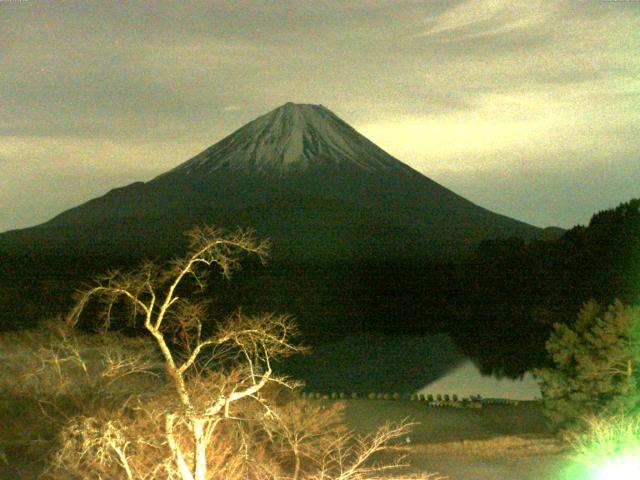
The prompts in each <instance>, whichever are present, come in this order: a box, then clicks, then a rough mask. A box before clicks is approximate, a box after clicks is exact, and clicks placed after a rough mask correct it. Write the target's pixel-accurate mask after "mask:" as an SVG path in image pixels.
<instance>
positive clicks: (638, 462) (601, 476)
mask: <svg viewBox="0 0 640 480" xmlns="http://www.w3.org/2000/svg"><path fill="white" fill-rule="evenodd" d="M639 477H640V455H628V456H624V457H620V458H614V459H611V460H609V461H607V462H605V464H604V465H602V466H601V467H600V468H598V469H597V471H596V474H595V476H594V477H593V480H614V479H615V480H632V479H634V480H635V479H637V478H639Z"/></svg>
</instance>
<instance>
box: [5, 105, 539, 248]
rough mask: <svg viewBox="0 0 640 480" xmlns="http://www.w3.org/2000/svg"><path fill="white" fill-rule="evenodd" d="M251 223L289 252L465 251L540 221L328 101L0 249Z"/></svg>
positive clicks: (139, 243)
mask: <svg viewBox="0 0 640 480" xmlns="http://www.w3.org/2000/svg"><path fill="white" fill-rule="evenodd" d="M201 223H208V224H212V225H217V226H222V227H226V228H234V227H236V226H240V227H253V228H255V229H256V230H257V232H258V235H260V236H267V237H270V238H271V239H272V241H273V244H274V255H275V256H277V257H282V258H292V257H293V258H306V259H319V258H337V259H340V258H365V259H366V258H376V259H380V258H401V257H404V258H407V257H414V256H416V255H419V256H431V257H437V258H442V257H448V258H450V257H458V256H460V255H463V254H464V253H467V252H468V251H470V249H471V248H472V247H473V246H474V245H476V244H477V243H478V242H479V241H481V240H483V239H487V238H494V237H508V236H520V237H523V238H533V237H537V236H538V235H540V234H541V232H542V231H541V230H540V229H538V228H536V227H533V226H531V225H527V224H525V223H522V222H518V221H516V220H513V219H510V218H507V217H504V216H502V215H498V214H495V213H493V212H490V211H488V210H486V209H483V208H481V207H479V206H477V205H475V204H473V203H471V202H469V201H468V200H466V199H464V198H462V197H461V196H459V195H457V194H455V193H453V192H451V191H450V190H448V189H446V188H445V187H443V186H441V185H439V184H437V183H436V182H434V181H432V180H431V179H429V178H427V177H425V176H424V175H422V174H420V173H419V172H417V171H415V170H413V169H411V168H410V167H408V166H407V165H405V164H403V163H402V162H400V161H399V160H397V159H395V158H394V157H392V156H391V155H389V154H388V153H386V152H385V151H384V150H382V149H381V148H379V147H377V146H376V145H375V144H373V143H372V142H370V141H369V140H368V139H366V138H365V137H364V136H362V135H360V134H359V133H358V132H356V131H355V130H354V129H353V128H352V127H350V126H349V125H348V124H346V123H345V122H344V121H342V120H341V119H339V118H338V117H337V116H336V115H334V114H333V113H332V112H330V111H329V110H327V109H326V108H324V107H322V106H316V105H297V104H291V103H288V104H285V105H283V106H281V107H279V108H277V109H275V110H273V111H272V112H269V113H267V114H266V115H263V116H261V117H259V118H257V119H256V120H254V121H252V122H250V123H248V124H247V125H245V126H244V127H242V128H240V129H239V130H237V131H236V132H234V133H232V134H231V135H229V136H227V137H226V138H224V139H223V140H221V141H220V142H218V143H216V144H215V145H213V146H212V147H210V148H208V149H206V150H205V151H203V152H202V153H200V154H199V155H197V156H195V157H194V158H192V159H190V160H188V161H186V162H184V163H183V164H181V165H178V166H177V167H176V168H174V169H172V170H170V171H168V172H166V173H164V174H162V175H159V176H158V177H156V178H155V179H153V180H151V181H150V182H147V183H142V182H138V183H134V184H131V185H129V186H127V187H123V188H119V189H115V190H112V191H111V192H109V193H107V194H106V195H104V196H102V197H99V198H96V199H93V200H90V201H89V202H87V203H85V204H83V205H80V206H78V207H76V208H72V209H70V210H67V211H66V212H63V213H61V214H60V215H58V216H56V217H55V218H53V219H52V220H50V221H48V222H46V223H44V224H42V225H39V226H37V227H33V228H29V229H24V230H20V231H12V232H6V233H5V234H2V235H0V246H1V245H3V244H4V245H5V246H8V245H9V246H16V245H22V246H24V245H30V246H31V247H32V248H37V249H41V250H42V249H51V250H56V249H66V250H71V251H73V252H75V253H77V254H86V253H88V252H95V251H96V250H98V251H100V252H107V253H110V252H114V253H117V252H121V251H126V252H128V253H130V254H162V253H167V252H169V251H171V250H173V249H175V248H176V246H177V245H180V244H181V243H183V237H182V232H183V231H184V230H186V229H188V228H189V227H190V226H192V225H194V224H201Z"/></svg>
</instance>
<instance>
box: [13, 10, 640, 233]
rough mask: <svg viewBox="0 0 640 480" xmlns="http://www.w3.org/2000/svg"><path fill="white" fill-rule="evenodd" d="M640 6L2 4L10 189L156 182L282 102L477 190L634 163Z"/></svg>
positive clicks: (639, 144) (638, 142)
mask: <svg viewBox="0 0 640 480" xmlns="http://www.w3.org/2000/svg"><path fill="white" fill-rule="evenodd" d="M638 21H640V8H638V5H637V4H633V3H632V2H598V1H591V0H589V1H575V2H574V1H569V2H548V1H542V0H531V1H527V2H525V1H520V0H509V1H508V0H501V1H498V0H495V1H490V0H437V1H432V2H423V1H400V0H379V1H374V0H371V1H362V2H333V1H323V2H302V1H293V0H291V1H286V2H261V1H260V2H259V1H238V2H223V1H213V2H212V1H205V0H195V1H178V0H171V1H165V0H156V1H154V2H137V1H133V2H105V1H95V0H93V1H92V0H81V1H76V0H69V1H65V2H36V1H31V2H0V30H1V31H2V32H3V52H2V56H1V57H0V68H2V71H3V81H2V82H0V101H1V102H2V109H0V152H1V153H0V178H2V181H3V182H4V183H3V185H2V188H3V192H4V193H3V195H4V196H1V195H0V201H2V205H4V204H5V203H7V202H11V199H10V198H9V197H8V196H7V195H9V194H7V193H6V192H12V193H11V195H13V196H14V197H15V198H18V197H19V198H22V199H23V201H22V204H24V205H27V204H28V199H30V198H31V199H32V200H33V201H34V202H36V201H37V199H36V198H35V197H34V196H32V195H31V194H30V193H27V192H26V190H25V191H24V193H21V185H24V175H23V174H22V173H21V172H20V170H26V171H27V172H28V171H34V170H37V171H38V172H39V173H38V174H37V175H36V174H33V175H32V176H31V177H29V178H31V179H32V181H33V182H34V184H37V185H40V187H41V188H44V189H47V188H49V187H47V176H50V177H51V178H58V177H60V175H61V173H60V172H61V169H62V168H63V166H64V168H65V172H66V175H69V176H70V177H73V178H77V179H78V180H77V181H78V185H80V184H82V185H90V186H91V187H87V190H86V192H85V193H86V194H87V195H88V196H90V195H96V194H98V193H100V191H101V190H100V189H101V188H102V187H104V186H106V183H105V181H103V179H105V178H107V179H111V180H109V182H111V181H113V182H116V181H122V182H123V183H130V182H129V181H128V180H127V179H129V180H130V181H131V182H132V181H135V180H139V179H148V178H150V177H149V176H152V175H153V174H155V173H159V172H161V171H163V170H164V169H167V168H170V167H172V166H174V165H176V164H178V163H180V162H181V161H183V160H185V159H186V158H187V157H188V156H189V155H191V154H195V153H197V152H198V151H199V150H201V149H204V148H206V147H207V146H209V145H211V144H213V143H214V142H216V141H218V140H220V139H221V138H222V137H224V136H225V135H227V134H229V133H231V132H232V131H233V130H234V129H236V128H238V127H240V126H242V125H243V124H244V123H246V122H248V121H250V120H252V119H253V118H255V117H256V116H258V115H260V114H263V113H266V112H267V111H269V110H271V109H273V108H275V107H277V106H278V105H280V104H282V103H285V102H287V101H296V102H305V103H322V104H324V105H326V106H327V107H329V108H330V109H332V110H334V111H335V112H336V113H337V114H338V115H340V116H341V117H343V118H344V119H345V120H346V121H348V122H350V123H352V124H354V125H355V126H356V127H357V128H358V129H359V130H360V131H362V132H363V133H365V134H367V135H369V136H371V137H372V139H373V140H375V141H376V142H378V143H379V144H380V145H381V146H382V147H384V148H387V149H388V150H390V151H391V153H393V154H395V155H396V156H398V157H399V158H400V159H401V160H403V161H406V162H408V163H410V164H411V165H413V166H414V167H416V168H418V169H420V170H422V171H423V172H424V173H426V174H427V175H433V176H436V177H438V176H440V175H445V178H451V179H454V178H457V179H459V178H460V175H467V176H468V177H469V178H471V179H474V180H473V181H474V182H477V183H474V184H473V185H472V184H471V183H469V182H471V180H470V181H469V182H462V183H460V182H459V180H456V181H458V184H460V185H463V186H464V188H467V189H468V191H470V192H474V191H476V190H477V189H478V188H480V187H478V185H482V182H484V181H485V180H482V175H483V174H484V173H483V172H485V173H487V172H495V171H503V172H504V171H506V170H508V171H509V172H511V175H512V176H513V178H516V177H517V178H524V176H522V175H524V174H522V172H526V171H527V168H530V167H531V165H535V166H536V168H539V170H537V171H539V172H551V173H550V174H551V175H553V171H554V169H557V170H558V171H559V172H560V173H559V174H558V175H569V173H568V171H567V170H563V167H564V164H565V162H567V161H568V160H567V159H569V158H573V159H574V160H573V161H574V162H575V163H576V164H577V165H580V168H582V169H583V170H584V171H587V172H588V171H591V170H592V171H594V172H600V171H601V170H599V168H600V166H601V165H603V162H611V163H610V164H611V165H613V166H615V168H617V169H619V170H618V171H621V170H620V169H622V168H623V164H621V163H619V162H614V161H613V160H614V159H615V158H618V159H622V158H624V159H626V160H625V161H628V162H630V161H632V160H630V159H632V158H633V155H634V154H635V152H637V151H638V149H639V148H640V138H639V137H638V135H637V125H638V124H639V121H640V118H639V115H640V109H639V108H638V105H640V55H638V54H637V53H638V47H637V45H638V44H640V30H638V28H637V25H638ZM568 152H572V153H568ZM603 159H604V160H603ZM86 167H90V168H86ZM612 168H613V167H612ZM452 172H458V173H456V174H455V175H458V176H455V175H454V173H452ZM595 174H596V173H594V175H595ZM447 175H449V177H446V176H447ZM107 183H108V182H107ZM109 185H111V183H110V184H109ZM474 185H475V187H474ZM558 185H559V184H558ZM114 186H115V185H114ZM558 188H560V187H558ZM603 188H612V189H614V188H617V187H616V185H614V184H613V183H612V184H611V185H607V184H604V186H603ZM34 190H35V191H37V190H38V188H34ZM68 190H69V189H67V188H65V189H60V190H59V191H58V192H55V195H61V196H62V197H65V198H68V199H70V200H68V202H67V204H68V203H70V202H72V201H77V200H78V196H77V195H76V196H74V195H75V194H73V195H72V193H73V192H69V191H68ZM80 190H81V187H80V186H79V187H78V190H77V191H80ZM625 191H626V190H625ZM459 193H461V194H462V195H465V194H466V192H465V191H460V192H459ZM52 195H54V192H52ZM564 195H566V192H565V193H564ZM503 196H504V195H503ZM12 198H13V197H12ZM505 198H506V197H505ZM549 198H551V199H552V200H550V201H553V202H556V201H557V200H553V199H555V197H554V196H549ZM86 199H88V198H86ZM496 202H497V203H498V204H499V202H500V198H498V197H496ZM54 207H55V208H54ZM56 208H57V206H56V205H54V204H53V203H52V204H51V209H50V210H49V215H50V216H53V215H54V214H56V213H58V211H57V210H56ZM540 208H541V210H543V211H544V210H546V211H552V210H553V209H552V208H549V205H546V206H541V207H540ZM586 208H591V207H590V206H589V207H585V209H586ZM43 209H46V206H43ZM3 210H4V211H6V209H3ZM18 211H20V209H18V210H16V212H18ZM21 211H22V213H21V214H18V213H16V215H17V216H14V217H12V220H3V218H1V217H0V229H2V228H3V225H4V226H7V227H6V228H8V226H10V225H13V224H16V222H17V220H16V218H18V217H19V216H20V215H24V218H25V219H27V218H30V217H29V213H28V208H26V207H24V208H22V210H21ZM43 211H44V210H43ZM2 215H7V214H5V213H3V214H2ZM12 215H13V214H12ZM25 221H26V220H25ZM19 223H20V224H22V225H24V222H19ZM544 223H553V221H552V219H550V220H549V221H548V222H544Z"/></svg>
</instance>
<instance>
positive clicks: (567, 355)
mask: <svg viewBox="0 0 640 480" xmlns="http://www.w3.org/2000/svg"><path fill="white" fill-rule="evenodd" d="M639 347H640V308H638V307H631V306H625V305H623V304H622V303H621V302H619V301H615V302H614V303H613V304H612V305H611V306H609V307H608V308H603V307H602V306H601V305H599V304H598V303H597V302H595V301H590V302H587V303H586V304H585V305H584V306H583V307H582V309H581V311H580V313H579V315H578V318H577V320H576V322H575V324H573V325H565V324H555V325H554V331H553V333H552V335H551V336H550V338H549V340H548V341H547V344H546V349H547V352H548V354H549V356H550V359H551V361H552V363H553V367H550V368H543V369H538V370H536V371H535V374H536V376H537V377H538V378H539V379H540V381H541V383H540V386H541V391H542V396H543V399H544V406H545V414H546V415H547V417H548V419H549V421H550V422H551V424H552V425H553V426H555V427H556V428H557V429H558V430H560V431H568V430H582V429H584V427H585V426H586V424H585V420H584V419H585V418H587V417H590V416H594V415H606V416H611V415H618V414H624V413H631V412H635V411H637V409H638V407H639V406H640V395H639V394H638V391H637V386H638V380H639V378H640V371H639V368H640V348H639Z"/></svg>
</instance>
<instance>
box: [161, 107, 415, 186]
mask: <svg viewBox="0 0 640 480" xmlns="http://www.w3.org/2000/svg"><path fill="white" fill-rule="evenodd" d="M323 165H333V166H340V165H350V166H355V167H358V168H360V169H364V170H368V171H381V170H389V169H396V170H404V169H406V166H405V165H404V164H402V163H401V162H399V161H398V160H396V159H395V158H393V157H392V156H391V155H389V154H388V153H387V152H385V151H384V150H382V149H381V148H380V147H378V146H377V145H375V144H374V143H372V142H371V141H369V140H368V139H367V138H365V137H364V136H362V135H361V134H359V133H358V132H357V131H356V130H355V129H354V128H353V127H351V126H350V125H349V124H347V123H346V122H344V121H343V120H341V119H340V118H339V117H338V116H337V115H335V114H334V113H333V112H331V111H330V110H328V109H327V108H325V107H323V106H322V105H310V104H296V103H291V102H289V103H286V104H284V105H282V106H280V107H278V108H276V109H275V110H272V111H271V112H269V113H267V114H265V115H262V116H261V117H258V118H257V119H255V120H253V121H252V122H250V123H248V124H247V125H245V126H244V127H242V128H240V129H238V130H236V131H235V132H233V133H232V134H231V135H229V136H227V137H226V138H224V139H223V140H221V141H220V142H218V143H216V144H215V145H213V146H212V147H209V148H208V149H206V150H205V151H203V152H202V153H200V154H199V155H197V156H196V157H194V158H192V159H190V160H188V161H187V162H185V163H183V164H181V165H179V166H178V167H176V168H175V169H173V170H171V172H168V173H171V174H176V173H182V174H186V175H194V176H201V175H207V174H211V173H213V172H215V171H218V170H233V171H243V172H247V173H248V172H254V173H255V172H260V173H271V174H286V173H290V172H299V171H303V170H307V169H309V168H314V167H320V166H323Z"/></svg>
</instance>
